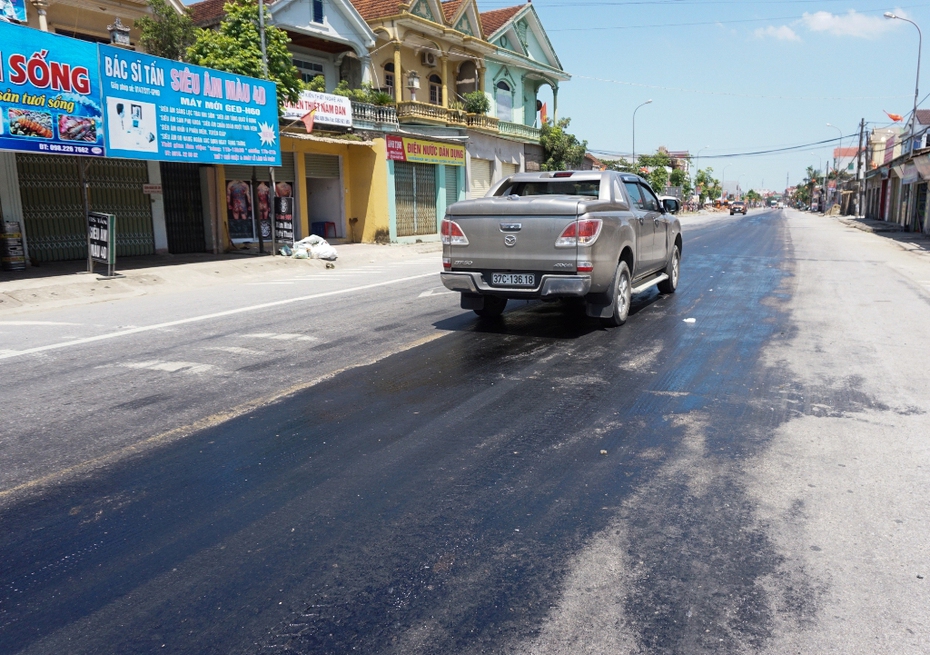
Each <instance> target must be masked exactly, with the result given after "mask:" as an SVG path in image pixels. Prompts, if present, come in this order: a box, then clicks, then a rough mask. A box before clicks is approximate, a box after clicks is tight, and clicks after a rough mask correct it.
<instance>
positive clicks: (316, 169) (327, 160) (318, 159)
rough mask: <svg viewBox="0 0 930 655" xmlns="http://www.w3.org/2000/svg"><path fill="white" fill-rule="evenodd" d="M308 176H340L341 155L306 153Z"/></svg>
mask: <svg viewBox="0 0 930 655" xmlns="http://www.w3.org/2000/svg"><path fill="white" fill-rule="evenodd" d="M305 157H306V159H305V161H306V164H307V177H339V157H336V156H335V155H310V154H308V155H305Z"/></svg>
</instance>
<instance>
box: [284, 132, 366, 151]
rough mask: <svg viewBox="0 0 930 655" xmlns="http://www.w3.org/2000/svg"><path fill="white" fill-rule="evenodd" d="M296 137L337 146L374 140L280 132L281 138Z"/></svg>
mask: <svg viewBox="0 0 930 655" xmlns="http://www.w3.org/2000/svg"><path fill="white" fill-rule="evenodd" d="M285 137H287V138H289V139H297V140H298V141H316V142H318V143H333V144H336V145H337V146H367V147H369V148H370V147H371V146H373V145H374V141H350V140H349V139H334V138H332V137H326V136H316V135H315V134H301V133H300V132H281V138H282V139H283V138H285Z"/></svg>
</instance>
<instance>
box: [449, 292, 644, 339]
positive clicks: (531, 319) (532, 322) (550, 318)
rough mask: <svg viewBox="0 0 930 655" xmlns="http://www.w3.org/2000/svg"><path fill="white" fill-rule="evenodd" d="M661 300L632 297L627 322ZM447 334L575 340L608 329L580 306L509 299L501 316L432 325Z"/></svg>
mask: <svg viewBox="0 0 930 655" xmlns="http://www.w3.org/2000/svg"><path fill="white" fill-rule="evenodd" d="M661 298H662V294H660V293H659V292H658V291H657V290H656V289H655V288H652V289H649V290H647V291H644V292H642V293H639V294H636V295H635V296H633V302H632V305H631V306H630V320H634V316H635V315H636V314H637V313H639V312H641V311H643V310H644V309H646V308H648V307H649V306H650V305H652V304H653V303H654V302H656V301H657V300H660V299H661ZM433 326H434V327H436V328H437V329H440V330H446V331H449V332H479V333H484V334H506V335H511V336H523V337H532V338H537V339H578V338H581V337H583V336H586V335H588V334H591V333H592V332H598V331H601V330H607V329H610V328H606V327H604V325H603V323H601V321H600V320H598V319H596V318H590V317H589V316H586V315H585V313H584V307H583V305H581V304H580V303H571V302H542V301H539V300H511V301H510V302H508V303H507V310H506V311H505V312H504V314H503V315H501V316H498V317H495V318H480V317H478V316H476V315H474V314H473V313H471V312H467V313H464V314H458V315H457V316H453V317H449V318H444V319H442V320H440V321H436V322H435V323H433Z"/></svg>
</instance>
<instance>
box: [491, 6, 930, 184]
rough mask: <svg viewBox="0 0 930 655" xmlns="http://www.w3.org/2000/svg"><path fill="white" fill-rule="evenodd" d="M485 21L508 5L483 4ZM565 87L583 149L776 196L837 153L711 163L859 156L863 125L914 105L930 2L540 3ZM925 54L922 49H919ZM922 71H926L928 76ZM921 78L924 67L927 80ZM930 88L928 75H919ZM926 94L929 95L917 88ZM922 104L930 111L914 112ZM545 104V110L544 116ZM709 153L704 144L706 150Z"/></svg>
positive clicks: (563, 111) (563, 107)
mask: <svg viewBox="0 0 930 655" xmlns="http://www.w3.org/2000/svg"><path fill="white" fill-rule="evenodd" d="M478 4H479V8H480V10H481V11H488V10H490V9H495V8H498V7H504V6H512V5H513V4H514V3H513V2H507V1H506V0H478ZM533 5H534V7H535V8H536V11H537V12H538V14H539V16H540V18H541V19H542V22H543V25H544V26H545V28H546V30H547V32H548V34H549V38H550V40H551V41H552V43H553V46H554V47H555V49H556V51H557V53H558V55H559V58H560V59H561V61H562V65H563V67H564V68H565V70H567V71H568V72H569V73H571V74H572V75H573V79H572V80H571V81H570V82H567V83H565V84H563V85H562V87H561V88H560V91H559V115H560V117H565V116H568V117H571V119H572V123H571V127H570V131H572V132H573V133H575V134H576V135H577V136H578V137H579V138H581V139H586V140H587V141H588V146H589V149H592V150H604V151H611V152H619V153H629V152H630V150H631V147H632V138H633V137H632V131H633V125H632V123H633V121H632V114H633V111H634V109H635V108H636V107H637V105H639V104H641V103H643V102H645V101H646V100H649V99H651V100H652V101H653V102H652V104H650V105H647V106H644V107H642V108H641V109H639V111H638V112H637V113H636V150H637V152H640V153H642V152H646V151H649V152H654V151H655V149H656V148H657V147H659V146H661V145H664V146H666V147H668V148H669V149H670V150H685V149H687V150H690V151H691V153H692V154H697V152H698V150H701V153H700V160H699V161H698V165H699V166H700V167H701V168H704V167H706V166H712V167H713V168H714V171H715V176H716V177H718V179H719V178H721V176H722V175H723V174H724V173H725V178H726V180H728V181H732V182H734V183H735V182H737V181H738V182H739V183H740V186H741V187H742V189H743V190H748V189H750V188H756V189H759V188H762V187H763V185H764V187H766V188H769V189H773V190H778V191H780V190H783V189H784V188H785V181H786V176H787V179H789V180H790V182H791V184H795V183H797V182H799V181H800V180H801V178H802V177H803V175H804V171H805V169H806V168H807V166H811V165H813V166H814V167H815V168H818V169H820V168H822V167H823V165H824V162H825V160H826V159H827V158H832V152H833V147H834V146H835V145H836V144H835V143H831V144H827V145H823V146H816V147H815V146H812V147H805V148H802V149H800V150H797V151H792V152H787V153H784V154H772V155H765V156H753V157H734V158H718V157H716V155H723V154H730V153H745V152H751V151H757V150H770V149H774V148H783V147H789V146H795V145H802V144H807V143H814V142H819V141H824V140H827V139H838V138H839V136H840V132H839V131H837V130H836V129H834V128H832V127H828V126H827V123H831V124H832V125H836V126H837V127H839V128H840V130H841V132H842V134H843V135H844V136H845V137H846V138H844V139H843V145H844V146H857V145H858V136H856V137H851V136H848V135H852V134H854V133H855V134H856V135H858V129H859V127H858V126H859V121H860V119H862V118H865V120H866V121H867V127H870V126H871V127H876V126H886V125H888V124H890V122H891V121H890V120H889V119H888V118H887V116H885V114H884V113H883V110H888V111H889V112H892V113H897V114H902V115H907V114H908V113H909V112H910V110H911V108H912V106H913V102H914V83H915V78H916V67H917V47H918V34H917V30H916V29H915V28H914V26H913V25H910V24H908V23H905V22H903V21H899V20H888V19H885V18H884V17H883V16H882V14H883V13H884V12H886V11H891V12H893V13H895V14H898V15H901V16H905V17H907V18H909V19H911V20H913V21H914V22H916V23H917V24H918V25H920V26H921V29H926V30H927V36H928V37H930V3H921V4H909V3H901V4H900V5H894V4H883V3H881V2H849V1H848V0H841V1H833V0H817V1H810V0H793V1H792V0H783V1H781V2H768V1H764V0H751V1H744V2H736V1H733V0H719V1H713V0H651V1H650V0H575V1H569V0H535V1H534V2H533ZM928 48H930V41H928V43H926V44H925V51H926V49H928ZM925 69H926V67H925ZM921 73H922V75H924V74H925V73H930V70H922V71H921ZM925 79H926V78H925ZM920 88H921V92H920V97H921V98H923V96H925V95H927V94H930V82H926V83H923V84H921V87H920ZM921 106H922V107H930V101H928V103H925V104H923V105H921ZM550 107H551V105H550ZM705 146H709V147H707V148H705Z"/></svg>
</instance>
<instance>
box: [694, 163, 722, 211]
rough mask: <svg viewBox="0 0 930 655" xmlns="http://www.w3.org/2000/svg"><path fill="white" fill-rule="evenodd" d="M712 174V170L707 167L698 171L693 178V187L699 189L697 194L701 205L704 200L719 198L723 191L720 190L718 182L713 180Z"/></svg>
mask: <svg viewBox="0 0 930 655" xmlns="http://www.w3.org/2000/svg"><path fill="white" fill-rule="evenodd" d="M713 173H714V169H713V168H710V167H709V166H708V167H707V168H704V169H701V170H699V171H698V172H697V175H695V176H694V186H695V188H696V189H700V192H699V194H700V197H701V204H702V205H703V204H704V201H705V200H706V199H708V198H719V197H720V194H721V193H722V192H723V189H721V188H720V180H717V179H714V177H713Z"/></svg>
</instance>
